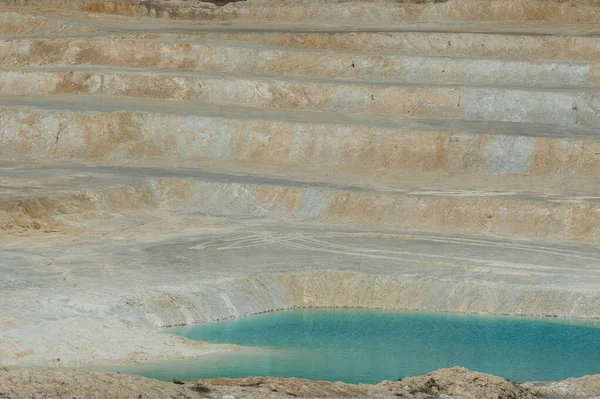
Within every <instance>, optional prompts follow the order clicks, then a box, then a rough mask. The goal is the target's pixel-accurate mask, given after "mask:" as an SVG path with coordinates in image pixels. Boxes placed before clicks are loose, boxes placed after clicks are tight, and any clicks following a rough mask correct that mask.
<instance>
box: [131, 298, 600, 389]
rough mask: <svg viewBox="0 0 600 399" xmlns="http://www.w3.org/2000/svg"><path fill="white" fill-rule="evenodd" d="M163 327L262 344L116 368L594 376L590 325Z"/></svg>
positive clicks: (443, 320)
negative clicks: (451, 370)
mask: <svg viewBox="0 0 600 399" xmlns="http://www.w3.org/2000/svg"><path fill="white" fill-rule="evenodd" d="M169 332H170V333H175V334H179V335H183V336H186V337H188V338H191V339H197V340H202V341H207V342H211V343H235V344H239V345H244V346H252V347H261V348H266V350H263V349H261V350H251V351H249V352H248V353H244V352H237V353H229V354H226V355H212V356H208V357H206V358H203V359H200V360H198V359H193V360H185V361H170V362H162V363H154V364H147V365H144V366H143V367H137V368H128V369H127V368H121V369H120V370H121V371H124V372H129V373H135V374H140V375H145V376H148V377H154V378H160V379H165V380H170V379H172V378H180V379H185V380H191V379H196V378H213V377H244V376H252V375H268V376H284V377H299V378H308V379H313V380H329V381H338V380H339V381H345V382H350V383H359V382H364V383H378V382H380V381H381V380H383V379H389V380H396V379H398V378H402V377H406V376H411V375H419V374H425V373H428V372H430V371H432V370H435V369H438V368H441V367H451V366H457V365H459V366H464V367H467V368H469V369H471V370H476V371H481V372H485V373H491V374H495V375H500V376H503V377H506V378H509V379H511V380H557V379H564V378H567V377H577V376H582V375H585V374H598V373H600V325H598V324H595V325H594V324H568V323H562V322H560V323H559V322H554V321H550V320H545V319H520V318H509V317H482V316H461V315H455V314H423V313H411V312H398V311H374V310H357V309H352V310H348V309H308V310H290V311H282V312H275V313H268V314H262V315H258V316H252V317H248V318H243V319H235V320H228V321H223V322H216V323H211V324H203V325H194V326H189V327H178V328H173V329H170V330H169Z"/></svg>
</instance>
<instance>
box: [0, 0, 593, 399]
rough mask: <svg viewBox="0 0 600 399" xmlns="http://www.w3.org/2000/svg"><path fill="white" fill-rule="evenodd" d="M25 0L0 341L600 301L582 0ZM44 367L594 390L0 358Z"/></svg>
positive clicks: (123, 382)
mask: <svg viewBox="0 0 600 399" xmlns="http://www.w3.org/2000/svg"><path fill="white" fill-rule="evenodd" d="M33 3H34V2H31V1H25V0H15V1H10V2H3V3H2V4H0V36H1V37H2V40H0V275H2V276H3V277H2V278H1V279H0V292H1V293H2V295H0V309H2V312H0V365H1V366H3V367H18V366H40V365H41V366H45V367H46V368H48V367H49V366H51V367H55V366H64V367H78V366H81V365H88V364H107V363H110V364H131V363H137V362H143V361H147V360H156V359H182V358H186V357H194V356H202V355H206V354H210V353H217V352H222V351H238V350H243V349H244V348H239V347H236V346H233V345H208V344H206V343H202V342H194V341H190V340H187V339H185V338H183V337H174V336H171V335H167V334H163V333H160V332H159V331H157V330H158V329H159V328H162V327H165V326H171V325H178V324H189V323H198V322H209V321H212V320H218V319H225V318H232V317H243V316H248V315H252V314H257V313H261V312H269V311H276V310H281V309H290V308H301V307H304V308H309V307H361V308H383V309H405V310H406V309H409V310H420V311H432V312H463V313H477V314H502V315H513V316H550V317H556V318H581V319H599V318H600V291H599V289H598V287H600V272H599V269H598V266H597V265H598V264H600V251H599V250H598V245H597V244H598V239H599V238H600V197H598V192H599V190H600V184H599V183H598V178H599V177H600V156H599V154H600V139H599V137H598V133H599V131H600V130H599V127H600V116H599V115H600V112H599V110H600V39H599V37H600V29H599V26H600V25H599V24H598V21H600V6H599V5H600V4H599V3H598V1H597V0H585V1H578V2H577V3H576V4H575V3H572V2H562V1H560V2H558V1H557V2H554V1H545V0H544V1H541V0H540V1H535V0H507V1H502V2H498V1H493V0H451V1H447V2H442V3H436V2H431V3H427V2H400V3H399V2H389V1H378V2H356V1H350V2H348V1H343V0H330V1H325V2H323V1H314V0H294V1H291V0H269V1H265V0H248V1H246V2H237V3H230V4H227V5H222V4H211V3H203V2H200V1H185V2H183V1H151V2H150V1H145V0H125V1H113V0H106V1H102V0H49V1H46V2H44V4H41V3H40V4H33ZM58 359H60V360H58ZM23 381H34V382H32V383H28V384H24V383H23ZM244 384H247V385H249V386H244ZM6 386H8V388H6ZM15 387H18V389H17V388H15ZM111 387H112V388H111ZM246 388H248V389H247V390H246ZM111 389H112V391H111ZM39 392H44V394H45V395H46V393H47V395H46V396H48V397H51V396H52V397H54V396H56V395H59V396H60V395H63V396H78V397H79V396H80V395H83V394H85V395H88V394H89V395H91V396H90V397H102V398H104V397H108V396H115V395H116V396H117V397H132V395H133V396H134V397H139V395H140V394H142V393H143V396H144V397H164V396H166V395H175V396H177V395H179V396H182V397H183V396H186V395H187V396H186V397H190V395H191V396H192V397H197V396H201V397H202V395H204V396H206V397H211V398H217V397H218V398H227V399H229V398H233V397H235V398H242V397H248V398H252V397H256V398H279V397H284V396H286V395H287V396H296V397H352V396H353V397H363V396H371V397H380V398H390V397H406V398H419V399H420V398H426V397H457V398H459V397H460V398H478V399H479V398H503V399H504V398H507V399H508V398H511V399H512V398H533V397H534V396H547V397H563V396H564V397H567V396H569V395H571V396H581V397H594V395H596V396H598V395H600V393H599V384H598V381H597V376H589V377H585V378H581V379H568V380H565V381H561V382H553V383H533V382H529V383H522V384H516V383H512V382H510V381H506V380H503V379H501V378H498V377H493V376H488V375H483V374H479V373H475V372H470V371H467V370H465V369H461V368H453V369H447V370H439V371H437V372H434V373H431V374H429V375H427V376H423V377H413V378H408V379H405V380H403V381H397V382H389V381H387V382H382V383H381V384H378V385H374V386H366V385H358V386H354V385H348V384H341V383H339V384H338V383H326V382H310V381H303V380H295V379H289V380H288V379H278V378H268V377H254V379H252V378H250V379H244V380H239V381H238V380H227V379H219V380H211V381H204V382H198V383H194V384H189V383H186V384H183V385H181V386H180V385H178V384H166V383H159V382H157V381H149V380H145V379H140V378H134V377H129V376H115V375H110V374H97V373H87V372H81V371H67V370H42V371H33V370H31V369H23V370H12V371H10V372H0V397H2V396H7V397H11V398H12V397H28V398H29V397H31V395H34V394H35V395H37V394H38V393H39ZM40 394H41V393H40ZM89 395H88V396H89ZM94 395H96V396H94ZM161 395H162V396H161ZM287 396H286V397H287Z"/></svg>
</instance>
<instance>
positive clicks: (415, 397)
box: [0, 367, 600, 399]
mask: <svg viewBox="0 0 600 399" xmlns="http://www.w3.org/2000/svg"><path fill="white" fill-rule="evenodd" d="M584 381H585V382H584ZM558 386H561V387H562V388H560V389H559V388H557V387H558ZM584 386H585V388H584ZM599 394H600V381H599V380H598V379H595V380H592V379H588V378H583V379H573V380H566V381H563V382H554V383H546V384H533V383H521V384H518V383H515V382H511V381H508V380H505V379H503V378H500V377H495V376H492V375H488V374H482V373H474V372H470V371H469V370H466V369H464V368H461V367H454V368H450V369H441V370H438V371H435V372H432V373H430V374H427V375H425V376H419V377H410V378H405V379H403V380H402V381H397V382H391V381H384V382H382V383H380V384H378V385H367V384H361V385H352V384H345V383H341V382H335V383H331V382H323V381H309V380H302V379H296V378H276V377H250V378H240V379H227V378H221V379H212V380H198V381H193V382H183V381H176V380H175V381H173V382H162V381H156V380H152V379H148V378H143V377H135V376H129V375H118V374H112V373H94V372H86V371H72V370H48V369H46V370H44V369H22V370H14V371H10V372H2V371H0V398H7V399H20V398H27V399H29V398H36V399H37V398H45V397H48V398H50V397H60V398H63V397H86V398H91V399H95V398H98V399H104V398H109V397H110V398H119V399H120V398H150V399H154V398H156V399H164V398H213V399H217V398H218V399H221V398H222V399H231V398H247V399H263V398H265V399H280V398H290V397H293V398H314V399H317V398H323V399H325V398H374V399H391V398H405V399H426V398H450V397H451V398H456V399H535V398H537V397H539V395H543V396H545V395H548V396H551V397H553V398H557V399H558V398H574V397H577V398H592V397H594V396H597V395H599Z"/></svg>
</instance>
